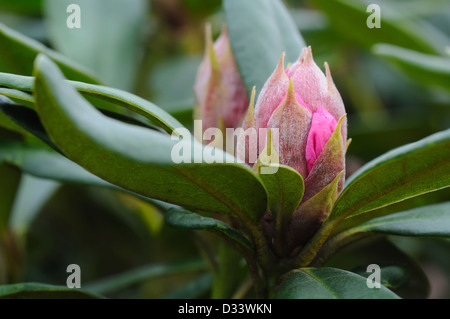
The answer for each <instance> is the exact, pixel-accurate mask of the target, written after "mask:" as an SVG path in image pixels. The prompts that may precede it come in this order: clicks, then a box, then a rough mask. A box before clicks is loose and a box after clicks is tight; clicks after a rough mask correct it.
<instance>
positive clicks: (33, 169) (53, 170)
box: [0, 143, 120, 189]
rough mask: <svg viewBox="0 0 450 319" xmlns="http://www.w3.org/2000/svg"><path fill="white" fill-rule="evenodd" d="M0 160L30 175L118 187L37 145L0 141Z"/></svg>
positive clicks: (61, 180)
mask: <svg viewBox="0 0 450 319" xmlns="http://www.w3.org/2000/svg"><path fill="white" fill-rule="evenodd" d="M0 162H6V163H8V164H11V165H14V166H17V167H19V168H20V169H21V170H22V171H24V172H26V173H28V174H30V175H33V176H36V177H40V178H44V179H53V180H56V181H60V182H67V183H76V184H82V185H92V186H100V187H107V188H113V189H120V188H119V187H117V186H115V185H112V184H110V183H108V182H106V181H104V180H102V179H100V178H99V177H97V176H95V175H92V174H91V173H89V172H88V171H86V170H85V169H84V168H82V167H80V166H79V165H78V164H76V163H74V162H72V161H71V160H69V159H67V158H65V157H64V156H62V155H61V154H58V153H55V152H53V151H51V150H49V149H44V148H41V147H37V146H30V145H25V144H20V143H2V144H0Z"/></svg>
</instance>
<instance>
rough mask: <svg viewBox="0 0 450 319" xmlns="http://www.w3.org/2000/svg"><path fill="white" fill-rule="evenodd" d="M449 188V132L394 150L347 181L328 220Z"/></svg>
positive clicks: (372, 162) (367, 165)
mask: <svg viewBox="0 0 450 319" xmlns="http://www.w3.org/2000/svg"><path fill="white" fill-rule="evenodd" d="M448 186H450V129H449V130H445V131H442V132H439V133H436V134H433V135H431V136H429V137H427V138H424V139H422V140H420V141H418V142H415V143H411V144H408V145H405V146H402V147H399V148H397V149H394V150H392V151H390V152H388V153H386V154H384V155H382V156H380V157H378V158H376V159H374V160H373V161H371V162H369V163H367V164H366V165H364V166H363V167H362V168H361V169H359V170H358V171H357V172H356V173H354V174H353V175H352V176H351V178H350V179H349V180H347V183H346V187H345V188H344V191H343V192H342V193H341V195H340V196H339V198H338V200H337V202H336V204H335V207H334V209H333V212H332V215H331V217H330V218H334V219H336V218H344V217H349V216H355V215H358V214H363V213H366V212H369V211H371V210H374V209H377V208H380V207H383V206H387V205H390V204H393V203H396V202H399V201H402V200H404V199H407V198H411V197H414V196H417V195H420V194H424V193H427V192H432V191H436V190H438V189H441V188H445V187H448Z"/></svg>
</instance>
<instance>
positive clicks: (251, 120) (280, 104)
mask: <svg viewBox="0 0 450 319" xmlns="http://www.w3.org/2000/svg"><path fill="white" fill-rule="evenodd" d="M325 69H326V75H325V74H324V73H323V72H322V71H321V70H320V68H319V67H318V66H317V65H316V64H315V62H314V60H313V57H312V52H311V48H310V47H309V48H305V49H303V51H302V53H301V55H300V58H299V59H298V61H296V62H295V63H293V64H292V65H291V66H290V68H289V69H286V70H285V69H284V54H282V56H281V58H280V61H279V63H278V66H277V67H276V69H275V71H274V72H273V73H272V75H271V76H270V77H269V78H268V80H267V81H266V83H265V85H264V87H263V88H262V89H261V92H260V94H259V96H258V99H257V101H256V106H255V109H254V111H253V108H250V110H249V112H248V113H247V115H246V117H245V121H244V122H245V126H246V128H248V127H249V126H252V125H253V128H256V129H257V130H258V131H261V130H266V131H267V130H268V129H272V130H273V129H278V130H279V132H278V140H275V141H273V142H274V143H273V144H274V146H275V148H276V152H277V154H278V156H279V163H280V164H283V165H287V166H290V167H292V168H293V169H295V170H296V171H297V172H298V173H299V174H300V175H301V176H302V177H303V180H304V184H305V187H304V194H303V198H302V201H301V202H300V205H299V206H298V208H297V210H296V211H295V212H294V214H293V215H292V219H291V221H290V223H289V227H288V233H287V235H286V237H285V238H287V239H286V241H287V242H286V245H287V246H288V248H289V249H287V250H286V251H290V250H292V249H294V248H295V247H297V246H299V245H301V244H303V243H305V242H306V241H307V240H308V239H309V238H310V237H311V236H312V235H313V233H314V232H315V231H316V230H317V228H318V227H319V226H320V224H321V223H322V222H323V221H324V220H325V219H326V217H327V216H328V214H329V213H330V211H331V208H332V205H333V203H334V201H335V200H336V198H337V196H338V194H339V193H340V192H341V191H342V188H343V183H344V175H345V174H343V172H344V169H345V158H344V155H345V151H346V144H347V141H346V139H347V127H346V117H345V108H344V104H343V102H342V99H341V97H340V95H339V92H338V91H337V89H336V87H335V85H334V83H333V80H332V78H331V73H330V70H329V67H328V64H325ZM252 98H253V97H252ZM266 134H267V133H266ZM266 134H258V140H257V141H256V142H255V141H254V142H253V144H250V145H248V146H247V145H242V144H243V143H245V142H246V141H245V140H244V139H242V138H239V137H238V144H237V150H238V152H237V156H238V157H239V158H241V159H242V160H245V161H246V163H247V164H249V165H251V166H257V165H258V163H259V162H260V161H261V160H260V159H259V160H258V162H256V164H255V162H254V161H253V162H251V161H249V160H248V157H247V156H246V155H247V154H242V152H241V153H240V152H239V150H241V151H242V150H245V151H248V150H252V149H255V148H256V146H255V145H254V144H257V145H258V155H259V154H260V153H261V151H262V149H264V147H266V143H267V141H266V139H267V135H266ZM243 155H244V156H245V157H244V156H243ZM267 217H268V216H267V214H266V216H265V218H264V219H265V223H266V224H265V227H264V228H265V229H267V220H268V218H267ZM266 232H267V231H266ZM270 236H271V235H270V234H269V237H270ZM277 246H278V247H279V245H277Z"/></svg>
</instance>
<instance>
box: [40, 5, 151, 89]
mask: <svg viewBox="0 0 450 319" xmlns="http://www.w3.org/2000/svg"><path fill="white" fill-rule="evenodd" d="M71 4H77V5H79V6H80V9H81V27H80V28H79V29H70V28H68V27H67V25H66V21H67V19H68V17H69V15H70V13H65V12H66V9H67V8H68V7H69V5H71ZM43 8H44V10H43V12H44V16H45V22H46V26H47V30H48V33H49V38H50V42H51V43H52V45H53V46H54V47H55V48H56V50H58V52H61V53H62V54H63V55H65V56H67V57H68V58H70V59H72V60H74V61H76V62H78V63H80V64H81V65H83V66H85V67H86V68H88V69H89V70H92V72H93V73H95V74H96V75H97V76H98V77H99V78H100V79H101V80H102V82H104V83H107V84H108V85H110V86H113V87H117V88H121V89H124V90H130V89H131V88H132V85H133V84H134V80H135V76H136V71H137V67H138V63H139V62H140V59H139V56H140V53H141V52H140V47H139V44H140V43H141V41H140V40H141V39H140V38H141V35H142V30H143V23H144V22H145V17H146V15H147V1H146V0H133V1H129V0H96V1H91V0H46V1H44V6H43ZM105 10H106V12H105ZM64 13H65V14H64Z"/></svg>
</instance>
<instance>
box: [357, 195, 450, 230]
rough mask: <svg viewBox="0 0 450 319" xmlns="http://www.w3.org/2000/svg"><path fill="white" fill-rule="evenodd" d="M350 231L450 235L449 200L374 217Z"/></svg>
mask: <svg viewBox="0 0 450 319" xmlns="http://www.w3.org/2000/svg"><path fill="white" fill-rule="evenodd" d="M352 231H354V232H376V233H384V234H393V235H401V236H433V237H450V202H446V203H441V204H436V205H431V206H424V207H419V208H415V209H411V210H408V211H405V212H401V213H396V214H392V215H388V216H384V217H380V218H375V219H372V220H370V221H368V222H365V223H363V224H361V225H359V226H357V227H355V228H352Z"/></svg>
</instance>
